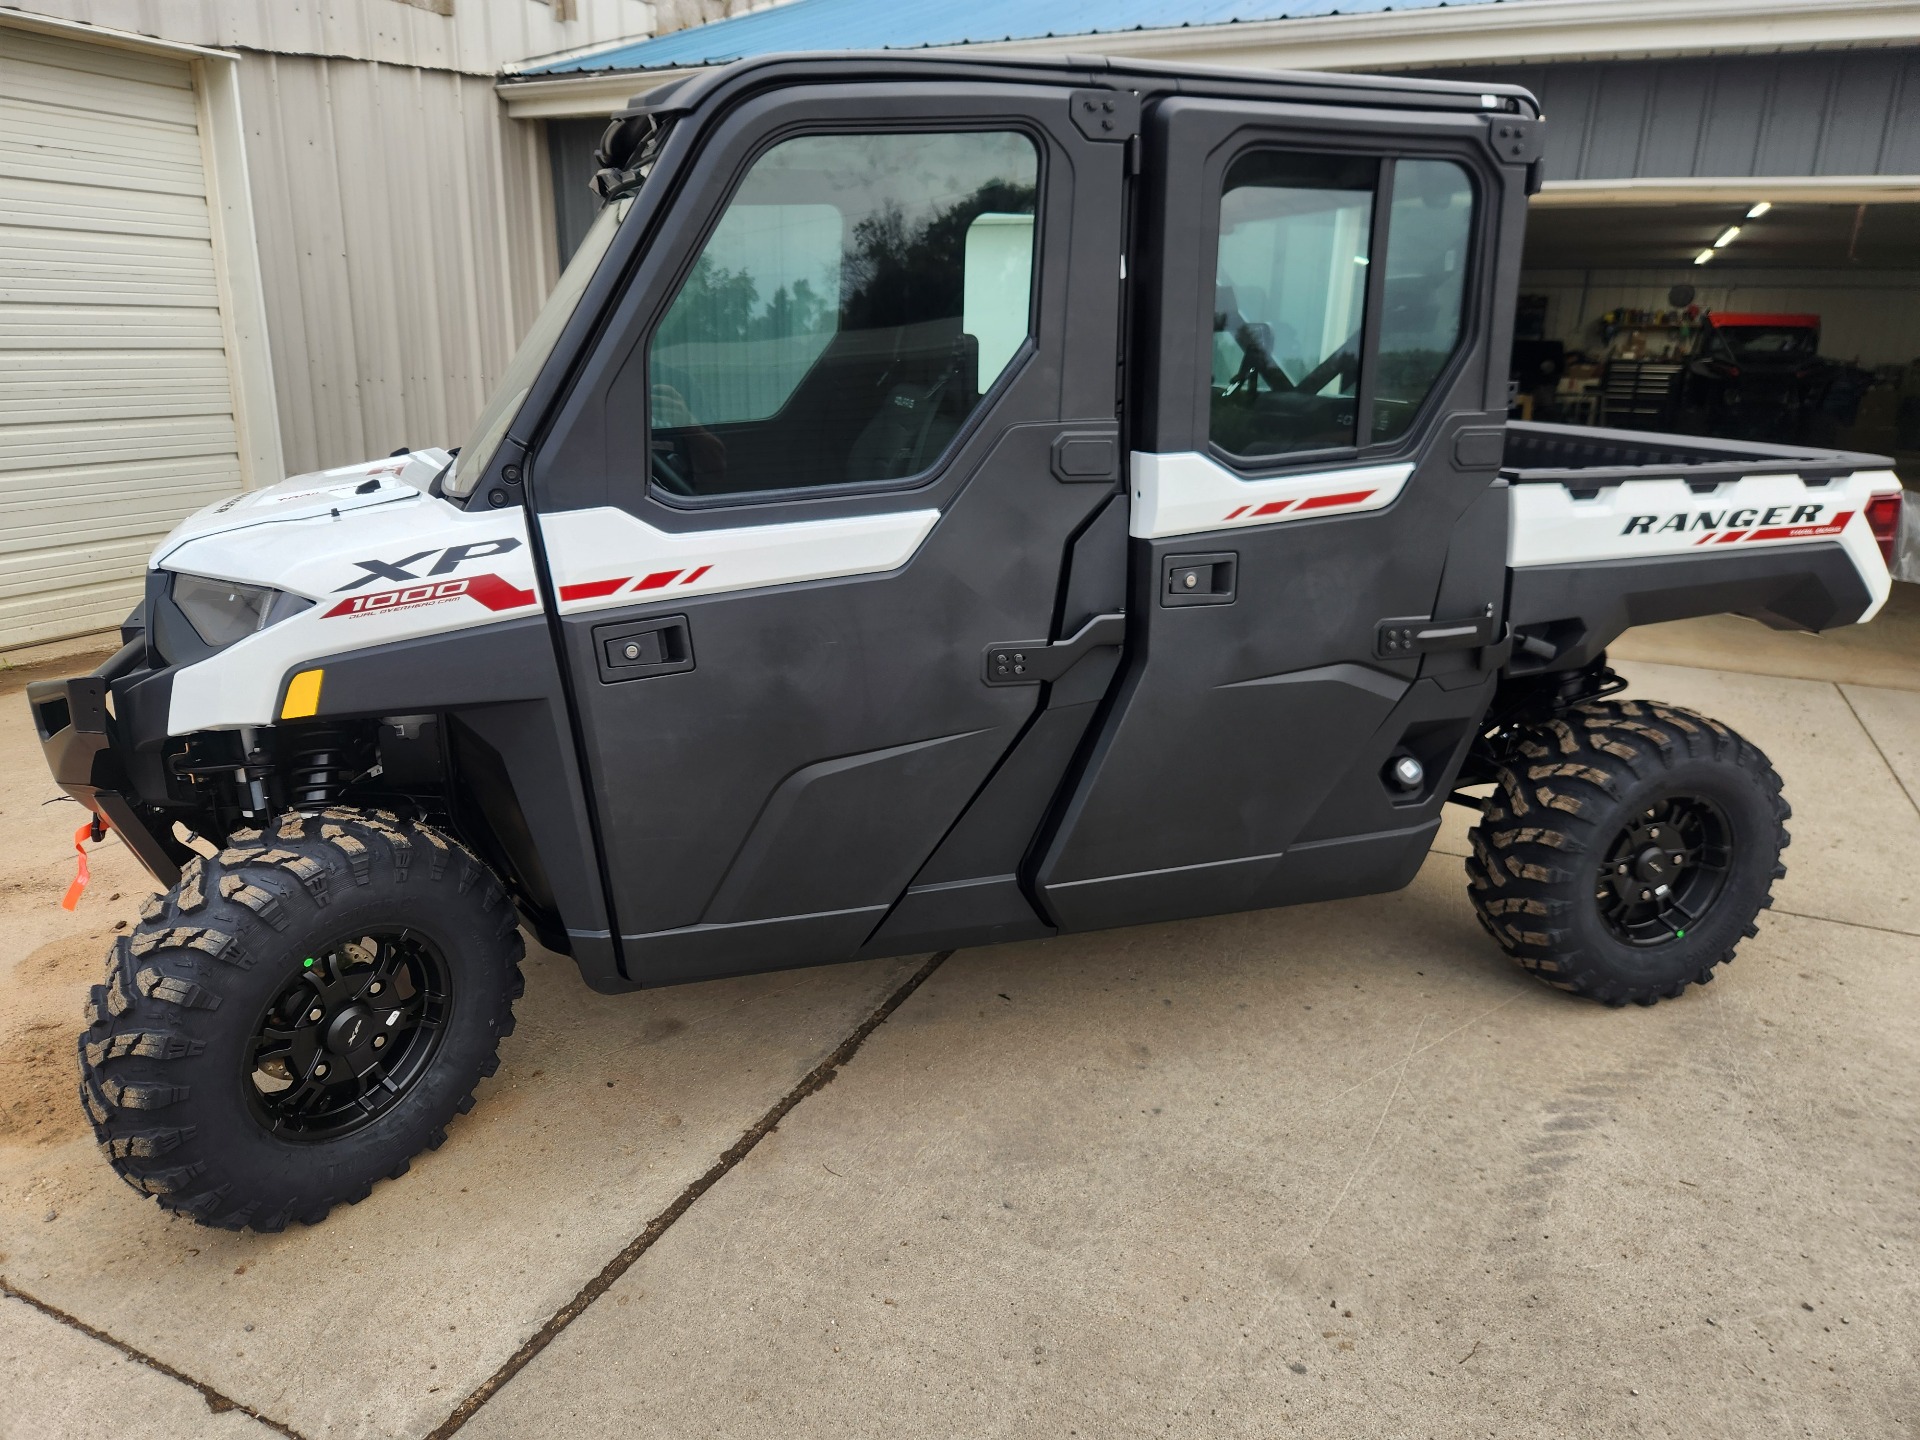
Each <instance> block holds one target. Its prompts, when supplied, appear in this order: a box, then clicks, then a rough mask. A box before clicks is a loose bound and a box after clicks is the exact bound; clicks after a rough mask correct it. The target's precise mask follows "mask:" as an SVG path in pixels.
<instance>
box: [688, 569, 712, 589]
mask: <svg viewBox="0 0 1920 1440" xmlns="http://www.w3.org/2000/svg"><path fill="white" fill-rule="evenodd" d="M712 568H713V567H712V566H711V565H702V566H701V567H700V568H699V569H698V570H696V571H694V572H693V573H692V574H691V575H689V576H687V578H686V579H684V580H682V581H681V582H680V583H681V584H682V585H691V584H692V583H693V582H694V581H696V580H698V579H699V578H700V577H701V576H702V575H704V574H706V573H707V571H709V570H711V569H712Z"/></svg>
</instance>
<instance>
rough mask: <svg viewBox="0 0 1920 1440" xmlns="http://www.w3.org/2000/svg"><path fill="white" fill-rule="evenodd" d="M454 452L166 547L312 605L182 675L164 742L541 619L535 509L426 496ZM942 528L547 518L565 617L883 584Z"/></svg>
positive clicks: (195, 521)
mask: <svg viewBox="0 0 1920 1440" xmlns="http://www.w3.org/2000/svg"><path fill="white" fill-rule="evenodd" d="M447 458H448V457H447V455H446V452H444V451H438V450H432V451H421V452H418V453H416V454H413V455H407V456H400V457H397V458H394V459H389V460H376V461H369V462H368V463H366V464H364V465H351V466H346V467H344V468H342V469H339V470H328V471H324V472H322V473H320V474H317V475H301V476H296V477H294V478H293V479H291V480H285V481H282V482H281V483H280V484H278V485H274V486H271V487H269V488H268V489H265V490H259V491H254V492H253V493H251V494H247V495H242V496H237V497H234V498H232V499H229V500H225V501H222V502H220V503H219V504H217V505H210V506H208V507H207V508H206V509H204V510H202V511H200V512H199V513H198V514H196V515H193V516H190V517H189V518H188V519H186V520H185V521H182V522H181V524H180V525H179V526H178V527H177V528H176V529H175V530H174V532H173V533H172V534H171V535H169V536H168V537H167V538H166V540H164V541H163V542H162V543H161V545H160V547H159V549H158V550H156V551H155V552H154V556H153V562H152V563H153V565H154V566H155V567H156V568H160V569H166V570H171V571H176V572H179V573H182V574H188V575H205V576H211V577H214V578H216V579H221V580H235V581H239V582H241V583H243V584H249V585H267V586H271V587H273V588H274V589H277V590H284V591H287V592H289V593H291V594H295V595H300V596H304V597H305V598H307V599H309V600H312V601H313V602H315V603H314V604H313V606H312V608H311V609H307V610H303V611H301V612H300V613H299V614H297V615H293V616H290V617H289V618H287V619H285V620H281V621H279V622H278V623H276V624H273V625H270V626H268V627H267V628H266V629H265V630H261V631H258V632H256V633H255V634H252V635H249V636H248V637H247V638H246V639H244V640H241V641H239V642H237V643H235V644H233V645H231V646H229V647H227V648H226V649H225V650H222V651H220V652H219V653H218V654H216V655H212V656H210V657H208V658H207V659H205V660H201V661H199V662H197V663H195V664H191V665H184V666H182V667H181V668H180V670H179V672H178V673H177V674H176V675H175V676H174V681H173V699H172V703H171V706H170V708H169V711H168V716H167V728H168V730H169V732H170V733H172V734H175V735H185V734H190V733H192V732H194V731H197V730H220V729H232V728H234V727H236V726H241V725H268V724H272V723H273V722H274V720H275V718H276V709H275V707H276V706H277V705H278V704H279V700H280V691H281V687H282V685H283V684H284V682H285V680H286V678H287V676H288V674H289V673H290V672H291V671H294V670H296V669H298V668H299V667H300V666H302V665H304V664H306V663H307V662H310V661H315V660H322V659H324V658H325V657H327V656H329V655H338V654H340V653H342V652H343V651H349V650H360V649H365V648H367V647H369V646H373V645H387V644H391V643H393V642H394V641H397V640H414V639H418V638H420V637H421V636H424V635H437V634H443V633H446V632H449V631H454V630H466V629H471V628H473V627H475V626H479V625H489V624H492V623H494V622H495V621H499V620H509V619H518V618H520V617H522V616H525V615H533V614H537V613H539V612H540V610H541V608H542V607H541V601H540V596H539V589H538V586H537V584H536V582H535V578H534V570H533V554H532V550H531V548H530V547H529V545H528V534H527V522H526V512H525V511H524V510H522V509H521V508H520V507H519V506H517V505H516V506H510V507H507V508H505V509H501V510H476V511H468V510H462V509H460V508H459V507H458V506H455V505H452V504H449V503H448V502H446V501H444V500H439V499H435V498H433V497H431V496H429V495H427V494H426V493H425V489H426V486H427V484H428V483H429V482H430V481H431V480H432V478H433V476H434V475H435V474H436V473H437V472H438V471H439V469H440V467H441V466H442V465H444V464H445V463H446V460H447ZM939 518H940V512H939V511H937V510H914V511H907V512H905V513H899V512H896V513H891V514H885V515H866V516H841V517H835V518H832V519H825V520H809V521H800V522H795V523H791V524H784V525H754V526H742V527H736V528H731V529H721V530H699V531H690V532H686V533H682V534H670V533H668V532H666V531H663V530H657V529H655V528H654V527H653V526H651V525H648V524H647V523H646V522H645V521H642V520H639V519H637V518H635V517H634V516H632V515H629V514H628V513H627V512H626V511H624V510H616V509H613V508H611V507H608V508H601V509H594V510H572V511H563V512H562V513H560V514H557V515H552V516H548V517H546V518H545V519H544V520H543V521H542V526H543V534H544V538H545V540H546V545H547V554H548V559H549V561H550V563H551V565H552V567H553V579H554V584H555V585H556V587H557V588H558V590H559V593H560V608H561V609H562V610H563V611H565V612H567V613H575V612H580V611H590V610H599V609H607V608H610V607H614V606H627V605H637V604H642V603H645V602H646V601H648V600H653V599H662V600H664V599H667V598H669V597H672V598H678V597H680V596H683V595H686V596H691V595H709V594H715V593H719V592H722V591H734V590H750V589H758V588H763V587H767V586H773V585H789V584H794V583H796V582H799V581H804V580H823V579H830V578H836V577H843V576H849V575H876V574H882V573H884V572H886V571H888V570H894V569H897V568H899V567H900V566H901V565H904V564H905V563H906V562H907V561H908V560H909V559H911V558H912V557H913V554H914V552H915V551H916V550H917V549H919V547H920V544H921V542H922V541H924V540H925V539H926V538H927V535H928V533H929V532H931V531H932V529H933V526H934V523H935V522H936V521H937V520H938V519H939ZM323 687H324V682H323Z"/></svg>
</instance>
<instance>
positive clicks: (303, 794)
mask: <svg viewBox="0 0 1920 1440" xmlns="http://www.w3.org/2000/svg"><path fill="white" fill-rule="evenodd" d="M295 744H296V745H297V746H298V747H299V748H298V749H296V750H295V751H294V754H293V759H292V761H291V763H289V765H288V766H287V779H288V794H287V803H288V804H289V805H291V806H293V807H294V808H296V809H299V808H302V807H305V806H311V805H317V806H326V805H334V804H338V803H339V801H340V799H341V797H342V796H343V795H344V794H345V793H346V789H347V785H348V782H350V781H351V780H353V779H354V777H355V775H356V773H357V771H356V768H355V758H354V753H353V752H354V746H353V736H352V735H351V734H350V733H349V732H347V731H345V730H337V729H333V728H331V727H329V726H325V725H319V726H315V727H314V728H313V729H311V730H303V731H302V732H300V734H299V736H298V737H297V739H296V740H295Z"/></svg>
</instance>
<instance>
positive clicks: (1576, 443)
mask: <svg viewBox="0 0 1920 1440" xmlns="http://www.w3.org/2000/svg"><path fill="white" fill-rule="evenodd" d="M1892 468H1893V461H1891V460H1889V459H1888V458H1887V457H1886V456H1884V455H1867V454H1860V453H1856V452H1853V451H1848V450H1823V449H1820V448H1819V447H1817V446H1812V445H1762V444H1758V443H1755V442H1752V441H1746V440H1716V439H1713V438H1712V437H1711V436H1705V435H1667V434H1661V433H1658V432H1655V431H1649V430H1602V429H1596V428H1592V427H1589V426H1583V425H1548V424H1545V423H1542V422H1538V421H1532V420H1510V421H1508V422H1507V446H1506V456H1505V459H1504V461H1503V462H1502V464H1501V468H1500V473H1501V475H1503V476H1504V477H1505V478H1506V479H1508V480H1509V481H1512V482H1514V483H1516V484H1545V483H1549V482H1552V483H1558V484H1561V485H1565V486H1567V488H1569V489H1571V490H1576V491H1580V490H1589V491H1591V490H1599V489H1602V488H1604V487H1605V486H1609V485H1618V484H1620V483H1621V482H1622V481H1625V480H1661V479H1677V480H1686V481H1690V482H1711V483H1719V482H1721V481H1724V480H1733V479H1738V478H1740V477H1741V476H1745V475H1798V476H1800V477H1801V478H1802V479H1804V480H1811V481H1815V482H1819V481H1823V480H1832V479H1837V478H1838V477H1840V476H1842V475H1851V474H1854V473H1856V472H1858V471H1862V470H1891V469H1892Z"/></svg>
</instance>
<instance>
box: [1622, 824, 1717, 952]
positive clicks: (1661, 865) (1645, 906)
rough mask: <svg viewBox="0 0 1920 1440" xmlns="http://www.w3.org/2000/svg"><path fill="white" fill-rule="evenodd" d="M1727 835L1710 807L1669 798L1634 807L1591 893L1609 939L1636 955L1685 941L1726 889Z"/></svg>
mask: <svg viewBox="0 0 1920 1440" xmlns="http://www.w3.org/2000/svg"><path fill="white" fill-rule="evenodd" d="M1732 861H1733V830H1732V827H1731V826H1729V825H1728V823H1727V817H1726V814H1725V812H1723V811H1722V810H1721V809H1720V807H1719V806H1718V805H1716V804H1714V803H1713V801H1711V800H1708V799H1706V798H1705V797H1703V796H1699V795H1669V796H1667V797H1666V798H1664V799H1661V800H1656V801H1653V802H1652V803H1650V804H1647V805H1644V806H1642V807H1641V808H1640V809H1639V810H1638V811H1636V812H1635V814H1634V816H1633V818H1632V819H1631V820H1629V821H1628V822H1627V823H1626V824H1625V825H1623V826H1622V827H1621V829H1620V833H1619V834H1618V835H1617V836H1615V837H1614V841H1613V843H1612V844H1611V845H1609V846H1608V847H1607V851H1606V859H1605V860H1603V861H1602V862H1601V865H1600V873H1599V877H1598V880H1597V883H1596V885H1595V887H1594V899H1595V900H1596V901H1597V902H1598V903H1599V906H1600V918H1601V919H1602V920H1603V921H1604V922H1605V923H1606V926H1607V929H1608V930H1609V931H1610V932H1611V933H1612V935H1613V937H1614V938H1615V939H1616V940H1620V941H1622V942H1623V943H1625V944H1628V945H1633V946H1636V947H1639V948H1642V949H1646V948H1650V947H1652V946H1656V945H1670V944H1674V943H1676V942H1678V941H1681V940H1684V939H1686V937H1687V935H1688V934H1689V933H1690V932H1691V931H1693V930H1694V929H1695V928H1696V927H1698V926H1699V924H1700V922H1701V921H1702V920H1704V919H1705V918H1706V915H1707V912H1708V911H1709V910H1711V909H1712V908H1713V905H1714V902H1715V901H1717V900H1718V899H1719V898H1720V895H1721V892H1722V891H1724V890H1725V889H1726V885H1727V872H1728V868H1729V866H1730V865H1731V864H1732Z"/></svg>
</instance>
